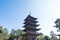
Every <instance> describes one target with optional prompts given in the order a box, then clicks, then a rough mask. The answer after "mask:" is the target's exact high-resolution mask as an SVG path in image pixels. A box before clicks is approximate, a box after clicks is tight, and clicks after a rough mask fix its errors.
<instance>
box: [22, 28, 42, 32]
mask: <svg viewBox="0 0 60 40" xmlns="http://www.w3.org/2000/svg"><path fill="white" fill-rule="evenodd" d="M38 30H41V28H40V29H37V28H35V29H33V28H26V29H24V30H23V31H25V32H27V31H38Z"/></svg>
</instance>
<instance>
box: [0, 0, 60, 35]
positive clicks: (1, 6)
mask: <svg viewBox="0 0 60 40" xmlns="http://www.w3.org/2000/svg"><path fill="white" fill-rule="evenodd" d="M30 11H31V15H32V16H33V17H36V18H38V21H39V24H40V26H39V28H41V31H40V32H42V33H44V34H45V35H49V33H50V31H51V30H52V31H54V32H55V33H56V28H55V27H53V26H54V25H55V23H54V21H55V20H56V19H57V18H60V0H0V25H2V26H3V28H7V29H8V30H9V32H10V31H11V29H13V28H14V29H23V27H22V26H23V23H24V19H25V18H26V17H27V16H28V14H29V12H30Z"/></svg>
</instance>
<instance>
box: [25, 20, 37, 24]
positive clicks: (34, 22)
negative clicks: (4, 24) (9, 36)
mask: <svg viewBox="0 0 60 40" xmlns="http://www.w3.org/2000/svg"><path fill="white" fill-rule="evenodd" d="M27 22H29V23H33V24H36V23H37V22H38V21H31V20H26V21H25V22H24V24H26V23H27Z"/></svg>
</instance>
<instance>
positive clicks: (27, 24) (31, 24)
mask: <svg viewBox="0 0 60 40" xmlns="http://www.w3.org/2000/svg"><path fill="white" fill-rule="evenodd" d="M26 26H32V27H37V26H39V24H33V23H26V24H25V25H24V27H26Z"/></svg>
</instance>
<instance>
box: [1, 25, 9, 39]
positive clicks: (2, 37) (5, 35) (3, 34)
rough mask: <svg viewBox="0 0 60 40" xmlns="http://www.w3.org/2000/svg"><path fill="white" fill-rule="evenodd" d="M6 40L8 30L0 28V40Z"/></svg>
mask: <svg viewBox="0 0 60 40" xmlns="http://www.w3.org/2000/svg"><path fill="white" fill-rule="evenodd" d="M6 39H8V30H7V29H6V28H3V27H2V26H0V40H6Z"/></svg>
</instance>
